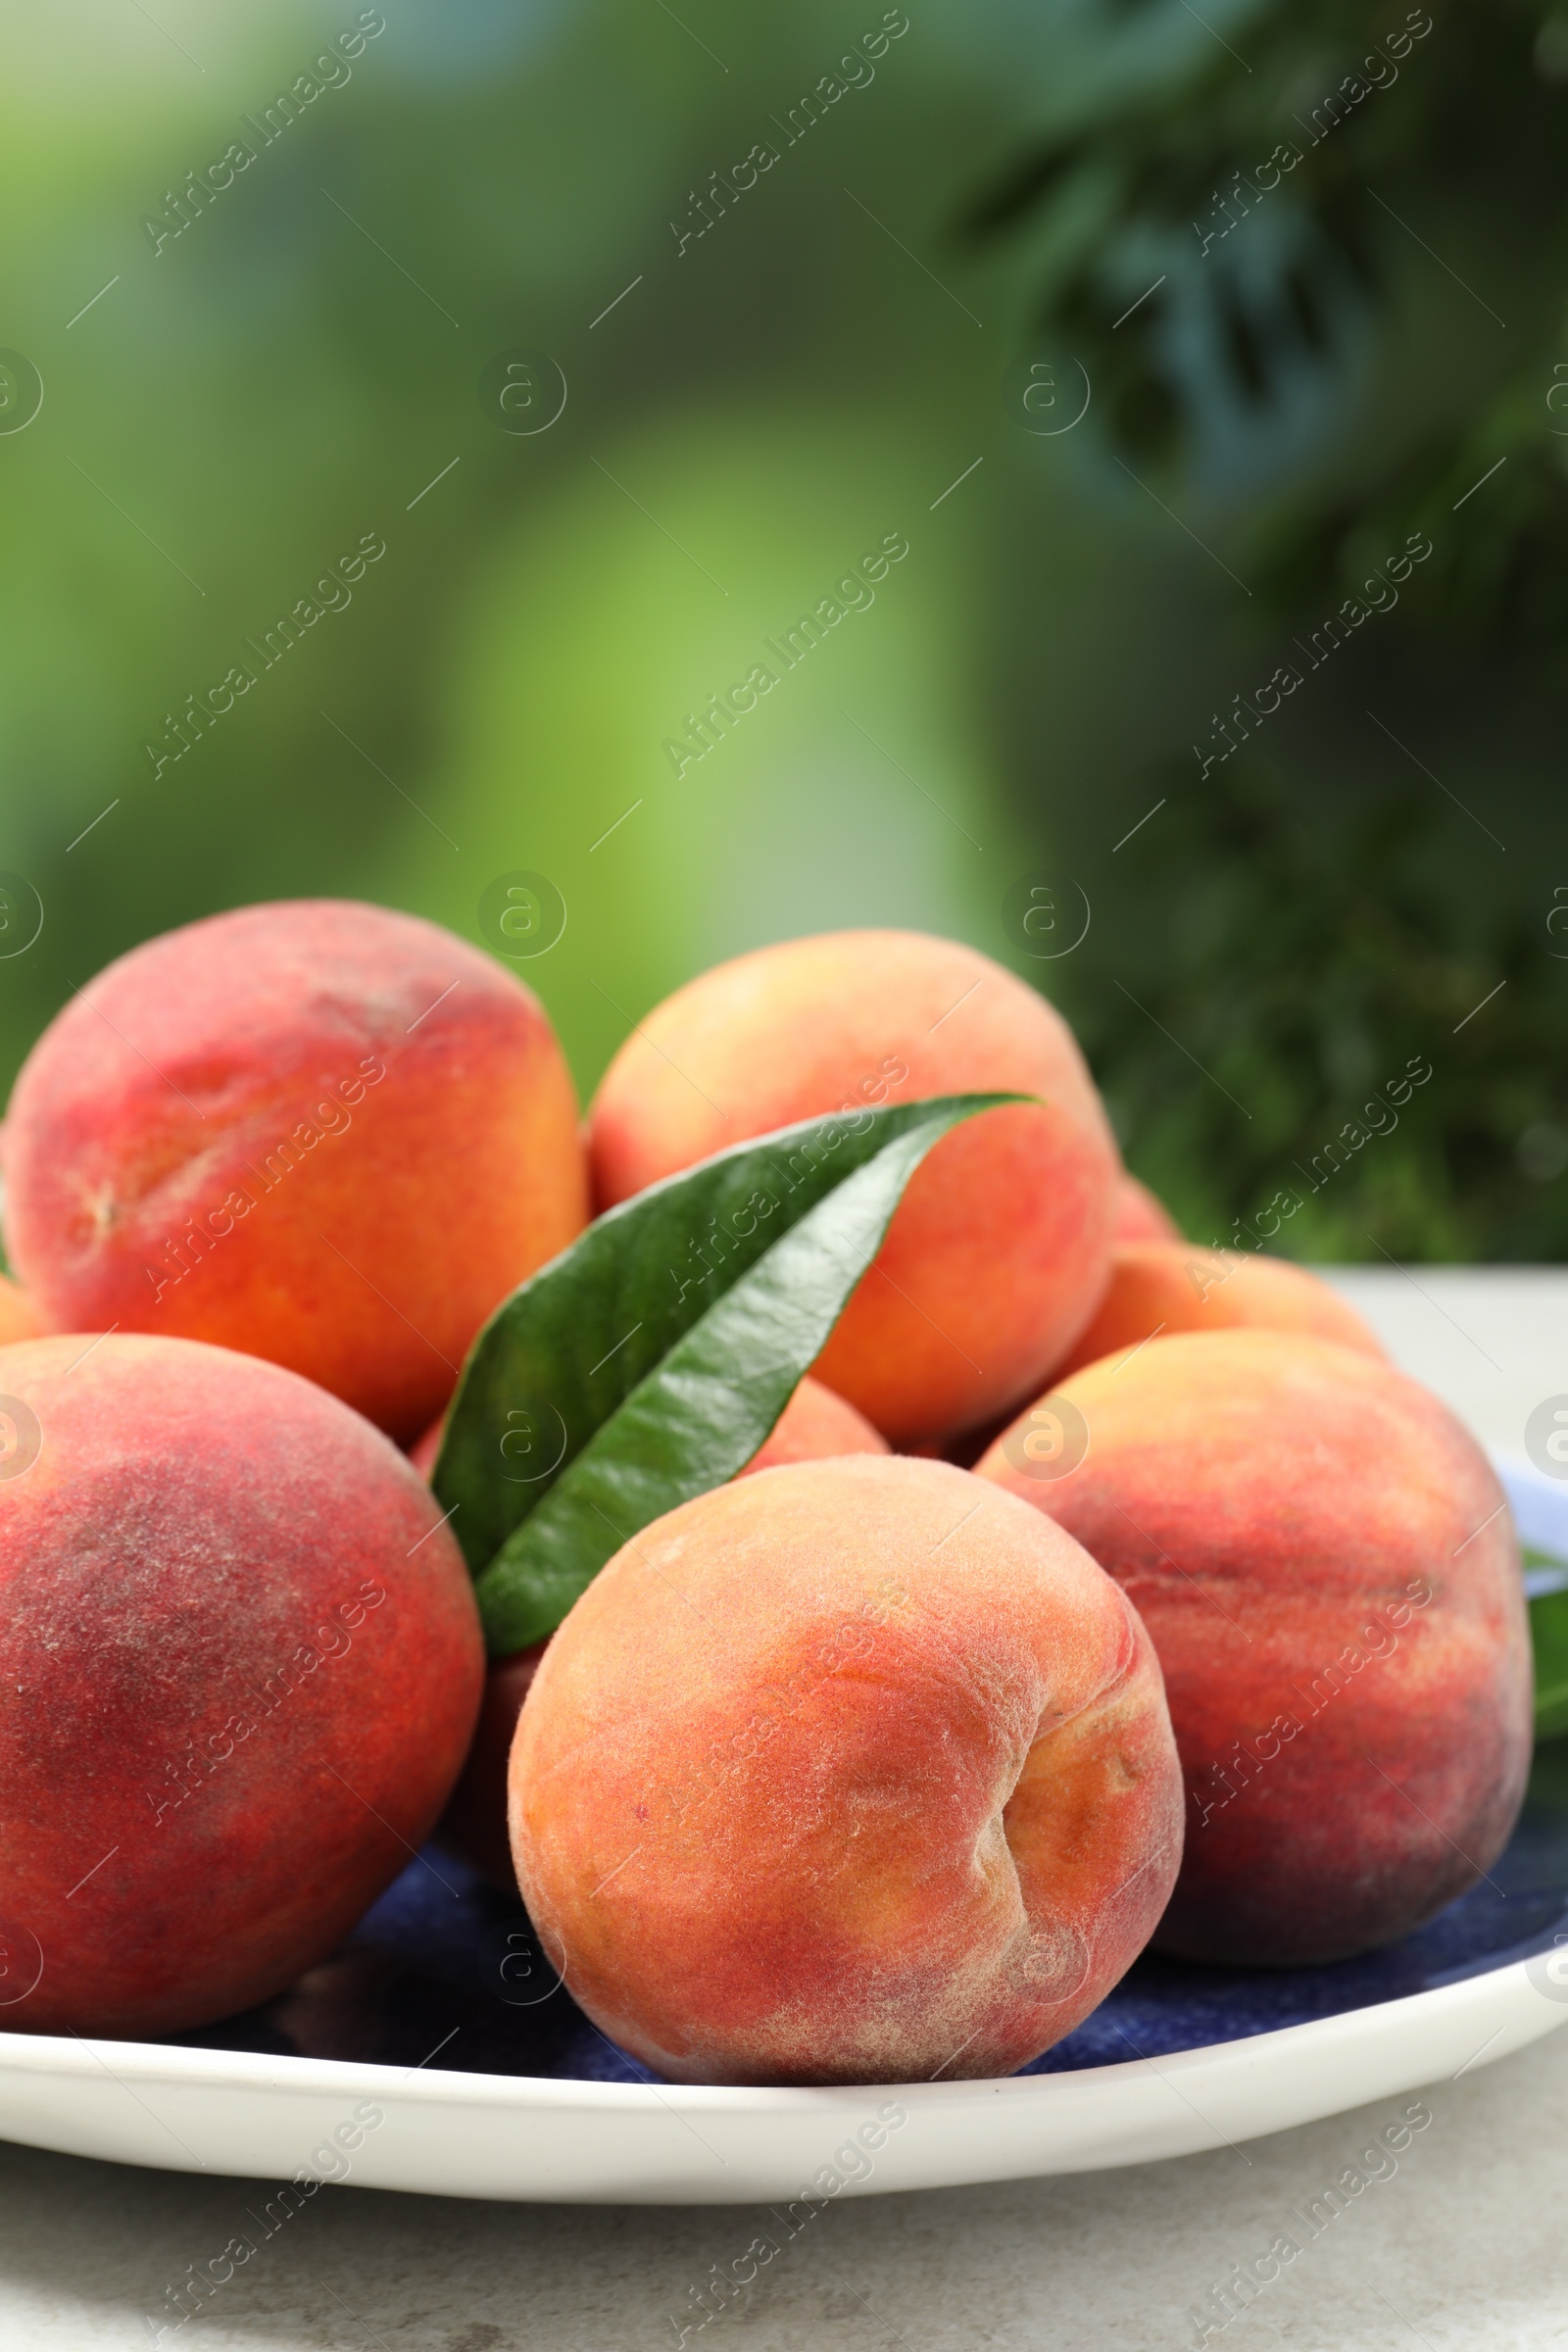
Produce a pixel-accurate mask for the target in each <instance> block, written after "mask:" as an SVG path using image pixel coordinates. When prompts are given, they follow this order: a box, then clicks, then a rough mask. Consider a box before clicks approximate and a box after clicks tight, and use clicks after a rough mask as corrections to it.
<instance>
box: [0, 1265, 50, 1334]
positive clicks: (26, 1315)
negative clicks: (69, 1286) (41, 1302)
mask: <svg viewBox="0 0 1568 2352" xmlns="http://www.w3.org/2000/svg"><path fill="white" fill-rule="evenodd" d="M42 1334H43V1324H42V1322H41V1321H40V1319H39V1315H38V1310H37V1308H36V1307H35V1306H34V1305H33V1303H32V1300H31V1299H29V1298H28V1297H27V1294H26V1292H25V1290H23V1289H22V1287H21V1285H20V1284H18V1283H15V1282H13V1281H12V1280H11V1278H10V1276H9V1275H6V1274H0V1348H9V1347H10V1346H11V1344H12V1342H13V1341H14V1340H36V1339H39V1338H41V1337H42Z"/></svg>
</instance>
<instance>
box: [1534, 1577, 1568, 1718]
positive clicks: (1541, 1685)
mask: <svg viewBox="0 0 1568 2352" xmlns="http://www.w3.org/2000/svg"><path fill="white" fill-rule="evenodd" d="M1524 1562H1525V1567H1526V1568H1527V1569H1531V1568H1556V1569H1558V1570H1561V1571H1563V1572H1564V1574H1565V1576H1568V1567H1565V1563H1564V1562H1563V1561H1561V1560H1558V1559H1554V1558H1553V1557H1552V1556H1551V1554H1550V1553H1549V1552H1544V1551H1535V1550H1532V1549H1531V1548H1530V1547H1529V1546H1528V1545H1527V1546H1526V1547H1525V1554H1524ZM1530 1641H1531V1646H1532V1647H1533V1649H1534V1650H1535V1653H1536V1738H1537V1739H1538V1740H1556V1739H1559V1738H1560V1737H1561V1736H1562V1734H1563V1733H1564V1732H1568V1583H1565V1586H1564V1589H1563V1590H1562V1591H1561V1592H1558V1593H1538V1594H1537V1595H1536V1597H1535V1598H1534V1599H1533V1600H1532V1601H1531V1602H1530Z"/></svg>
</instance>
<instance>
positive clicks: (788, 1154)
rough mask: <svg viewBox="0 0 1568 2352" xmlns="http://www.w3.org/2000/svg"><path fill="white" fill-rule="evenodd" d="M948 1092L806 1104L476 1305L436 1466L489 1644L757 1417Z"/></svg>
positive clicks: (950, 1105)
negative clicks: (838, 1106)
mask: <svg viewBox="0 0 1568 2352" xmlns="http://www.w3.org/2000/svg"><path fill="white" fill-rule="evenodd" d="M1018 1099H1019V1098H1017V1097H1013V1096H1005V1095H966V1096H958V1097H948V1098H942V1099H939V1100H936V1101H932V1102H927V1103H909V1104H901V1105H900V1106H898V1107H897V1108H890V1109H884V1110H876V1111H873V1110H867V1111H863V1112H860V1113H857V1114H854V1115H852V1116H846V1117H843V1118H836V1119H813V1120H808V1121H806V1122H804V1123H802V1124H801V1125H799V1126H796V1127H789V1128H783V1129H780V1130H779V1131H778V1132H777V1133H776V1134H774V1135H771V1136H765V1137H762V1138H760V1140H758V1141H756V1142H753V1143H749V1144H744V1145H741V1146H739V1147H737V1149H736V1150H734V1151H732V1152H723V1153H720V1154H719V1155H718V1156H717V1157H715V1158H713V1159H711V1160H706V1161H704V1162H703V1163H702V1165H701V1166H699V1167H696V1168H693V1169H690V1170H687V1171H686V1172H684V1173H683V1174H681V1175H679V1176H674V1177H670V1178H668V1179H667V1180H666V1181H665V1182H664V1183H662V1184H660V1185H655V1186H652V1187H650V1189H649V1190H648V1191H647V1192H646V1193H641V1194H639V1195H638V1196H637V1197H636V1199H634V1200H632V1201H626V1202H624V1203H622V1205H621V1206H620V1207H618V1208H615V1209H613V1210H611V1211H610V1213H609V1214H608V1215H607V1216H604V1217H602V1218H600V1219H599V1220H598V1222H597V1223H596V1224H594V1225H593V1226H591V1227H590V1228H589V1230H588V1232H587V1233H585V1234H584V1235H583V1236H582V1238H581V1239H580V1240H579V1241H578V1242H576V1243H574V1244H573V1246H572V1248H571V1249H570V1250H566V1251H564V1253H563V1254H562V1256H560V1257H558V1258H556V1259H555V1260H553V1261H552V1263H551V1264H550V1265H548V1266H546V1267H544V1268H542V1269H541V1271H540V1272H539V1273H538V1274H536V1275H534V1276H533V1277H532V1279H531V1280H530V1281H529V1282H526V1283H524V1284H523V1286H522V1287H521V1289H520V1290H518V1291H517V1292H515V1294H514V1296H513V1297H512V1298H511V1299H508V1300H507V1301H506V1303H505V1305H503V1306H502V1307H500V1308H499V1309H498V1310H497V1312H496V1314H495V1315H493V1316H492V1318H491V1320H490V1322H489V1323H488V1324H487V1325H486V1326H485V1329H484V1330H483V1331H482V1332H481V1333H480V1335H479V1338H478V1339H477V1341H476V1342H475V1343H474V1347H473V1348H472V1350H471V1352H470V1354H469V1357H468V1361H467V1363H466V1366H465V1368H464V1375H463V1379H462V1381H461V1383H460V1384H459V1388H458V1394H457V1397H456V1398H455V1400H454V1403H453V1406H452V1411H451V1414H450V1417H449V1419H448V1424H447V1433H446V1437H445V1440H444V1442H443V1445H442V1448H441V1454H440V1458H439V1460H438V1462H437V1464H436V1469H435V1475H434V1481H433V1483H434V1486H435V1491H436V1494H437V1495H438V1496H439V1498H440V1500H441V1502H442V1503H443V1504H444V1505H445V1506H446V1507H447V1509H448V1510H450V1511H453V1512H454V1513H455V1517H454V1521H453V1524H454V1529H455V1532H457V1533H458V1535H459V1537H460V1540H461V1542H462V1543H463V1545H464V1549H465V1552H466V1557H467V1560H468V1563H469V1566H470V1567H471V1568H472V1569H473V1571H474V1573H475V1575H476V1576H478V1578H479V1599H480V1607H481V1611H482V1614H483V1616H484V1620H485V1630H486V1637H487V1639H488V1641H489V1643H490V1647H491V1650H492V1653H493V1654H494V1655H498V1656H505V1655H508V1654H510V1653H511V1652H513V1651H515V1650H517V1649H521V1648H523V1647H525V1646H526V1645H527V1644H528V1643H529V1642H535V1641H538V1640H539V1639H541V1638H542V1636H543V1635H545V1634H547V1633H550V1632H551V1631H553V1630H554V1628H555V1627H556V1626H557V1625H558V1624H559V1623H560V1621H561V1619H562V1617H563V1616H564V1614H565V1612H566V1610H567V1609H568V1608H569V1607H570V1605H571V1603H572V1601H573V1600H574V1599H575V1598H576V1597H577V1594H578V1593H580V1592H581V1591H582V1590H583V1589H584V1588H585V1586H586V1585H587V1584H588V1583H589V1582H590V1581H591V1579H592V1578H593V1576H594V1575H596V1574H597V1572H598V1570H599V1569H600V1568H601V1567H602V1566H603V1565H604V1563H605V1561H606V1560H607V1559H609V1558H610V1557H611V1555H612V1554H613V1552H614V1551H616V1550H618V1549H619V1547H620V1545H621V1544H622V1543H623V1542H624V1541H625V1540H626V1539H627V1538H628V1537H630V1536H634V1535H635V1534H636V1533H637V1531H638V1529H640V1528H642V1527H646V1526H647V1525H648V1523H649V1521H650V1520H652V1519H655V1518H658V1517H659V1516H660V1515H661V1514H662V1512H664V1511H667V1510H670V1509H672V1508H673V1507H674V1505H675V1504H676V1503H677V1502H681V1501H684V1500H686V1499H687V1498H688V1497H689V1496H691V1495H698V1494H703V1493H705V1492H706V1491H707V1490H708V1489H709V1488H711V1487H714V1486H718V1485H721V1484H722V1483H723V1481H724V1480H725V1479H727V1478H731V1477H733V1476H734V1474H735V1472H736V1471H737V1470H740V1469H743V1468H744V1467H745V1465H746V1463H747V1462H748V1461H750V1460H751V1458H752V1456H753V1455H754V1454H755V1453H756V1452H757V1450H758V1448H759V1446H761V1445H762V1443H763V1442H764V1440H765V1439H766V1437H767V1435H768V1433H769V1431H770V1430H771V1429H772V1427H773V1424H774V1423H775V1421H776V1420H777V1419H778V1416H779V1414H780V1413H781V1412H782V1411H783V1409H784V1406H785V1405H786V1403H787V1402H788V1401H789V1398H790V1397H791V1395H792V1394H793V1392H794V1390H795V1388H796V1387H797V1385H798V1383H799V1381H800V1379H801V1377H802V1375H803V1374H804V1373H805V1372H806V1371H807V1370H808V1369H809V1366H810V1364H811V1363H812V1362H813V1361H814V1360H815V1358H816V1356H817V1355H818V1353H819V1352H820V1350H821V1348H822V1346H823V1344H824V1342H825V1341H826V1339H827V1337H828V1335H829V1333H830V1332H831V1331H832V1328H833V1326H834V1324H835V1323H836V1322H837V1320H838V1318H839V1315H840V1314H841V1313H842V1311H843V1308H844V1305H845V1302H846V1300H847V1299H848V1298H849V1296H850V1293H851V1292H852V1291H853V1289H854V1288H855V1285H856V1283H857V1282H858V1280H859V1278H860V1276H861V1274H863V1272H864V1271H865V1268H866V1267H867V1265H869V1263H870V1261H871V1259H872V1258H873V1257H874V1256H875V1254H876V1251H877V1249H878V1248H879V1247H880V1244H881V1241H882V1237H883V1234H884V1233H885V1231H886V1229H887V1224H888V1220H889V1219H890V1217H891V1216H892V1214H893V1210H894V1208H895V1207H896V1206H897V1204H898V1201H899V1199H900V1197H901V1196H902V1194H903V1191H904V1188H905V1185H906V1184H907V1181H908V1179H909V1177H910V1175H911V1174H912V1173H913V1171H914V1169H915V1168H916V1167H917V1166H918V1165H919V1162H920V1161H921V1159H923V1158H924V1156H925V1154H926V1152H928V1151H930V1149H931V1147H932V1146H933V1145H934V1144H935V1143H937V1142H939V1141H940V1139H941V1138H942V1137H943V1136H944V1135H946V1134H947V1133H948V1132H949V1130H950V1129H951V1128H953V1127H954V1126H956V1125H957V1124H958V1123H959V1121H960V1120H963V1119H966V1118H970V1117H972V1116H973V1115H974V1114H975V1113H976V1112H977V1111H982V1110H987V1109H992V1108H995V1107H996V1106H997V1105H999V1104H1000V1103H1005V1102H1009V1101H1016V1100H1018Z"/></svg>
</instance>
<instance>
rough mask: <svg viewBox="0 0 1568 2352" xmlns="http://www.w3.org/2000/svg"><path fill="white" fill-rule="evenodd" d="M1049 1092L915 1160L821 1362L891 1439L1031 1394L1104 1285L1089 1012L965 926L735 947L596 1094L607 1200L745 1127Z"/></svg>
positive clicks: (1109, 1164)
mask: <svg viewBox="0 0 1568 2352" xmlns="http://www.w3.org/2000/svg"><path fill="white" fill-rule="evenodd" d="M993 1090H1001V1091H1011V1092H1015V1093H1019V1094H1027V1095H1038V1096H1040V1097H1042V1098H1043V1100H1042V1101H1041V1103H1038V1104H1028V1105H1017V1106H1012V1105H1009V1106H1007V1107H1005V1108H1002V1109H998V1110H995V1111H991V1112H988V1113H986V1114H985V1115H983V1116H982V1117H979V1118H976V1119H973V1120H971V1121H969V1122H968V1123H967V1124H966V1125H965V1126H963V1127H961V1128H959V1129H957V1130H956V1132H955V1133H954V1134H952V1135H950V1136H947V1137H946V1138H945V1139H944V1140H943V1142H941V1143H940V1144H939V1145H938V1146H937V1147H936V1150H935V1151H934V1152H932V1153H931V1155H930V1157H929V1158H928V1159H927V1160H926V1161H925V1162H924V1164H923V1165H922V1166H921V1167H920V1168H918V1169H917V1170H916V1171H915V1174H914V1177H913V1178H912V1180H911V1182H910V1184H909V1188H908V1190H907V1193H906V1194H905V1197H904V1200H903V1201H901V1203H900V1205H899V1207H898V1209H897V1211H896V1213H895V1215H894V1219H893V1223H892V1226H891V1227H890V1229H889V1232H888V1236H887V1240H886V1242H885V1243H884V1245H883V1248H882V1250H881V1253H880V1255H879V1256H878V1258H877V1259H876V1262H875V1264H874V1266H873V1267H872V1269H871V1271H870V1272H869V1273H868V1274H867V1275H866V1276H865V1279H864V1280H863V1281H862V1283H861V1284H860V1286H859V1288H858V1291H857V1292H856V1294H855V1296H854V1298H853V1299H851V1301H850V1304H849V1306H848V1308H847V1309H846V1311H845V1313H844V1316H843V1318H842V1319H841V1321H840V1323H839V1325H838V1328H837V1329H836V1330H835V1332H834V1333H833V1336H832V1338H831V1339H830V1340H829V1342H828V1344H827V1347H826V1348H824V1350H823V1352H822V1355H821V1357H820V1359H819V1360H818V1362H817V1364H816V1365H815V1367H814V1369H815V1371H816V1373H817V1376H818V1377H819V1378H820V1379H821V1380H823V1381H825V1382H826V1383H827V1385H828V1387H829V1388H832V1389H836V1390H837V1391H838V1392H839V1394H840V1396H842V1397H848V1398H849V1400H850V1402H851V1403H852V1404H854V1405H855V1406H857V1407H858V1410H859V1411H860V1412H862V1413H864V1415H865V1417H866V1419H867V1420H868V1421H872V1422H874V1423H875V1425H876V1427H877V1428H878V1429H880V1430H881V1431H882V1433H883V1435H884V1436H885V1437H887V1438H890V1439H891V1440H892V1441H893V1443H894V1444H895V1445H903V1444H907V1443H910V1442H916V1441H920V1440H930V1439H939V1438H942V1437H945V1436H948V1435H951V1434H952V1433H953V1432H954V1431H956V1430H959V1429H968V1428H974V1427H977V1426H978V1425H979V1424H981V1423H983V1422H984V1421H986V1420H987V1419H989V1418H990V1417H991V1416H993V1415H994V1414H996V1413H999V1412H1003V1411H1005V1409H1006V1408H1007V1406H1008V1405H1009V1404H1011V1403H1013V1402H1015V1401H1016V1400H1017V1399H1018V1398H1019V1397H1023V1396H1026V1395H1028V1394H1029V1393H1030V1391H1031V1389H1032V1388H1034V1387H1035V1386H1036V1385H1038V1383H1039V1381H1041V1380H1042V1379H1043V1378H1044V1377H1045V1375H1046V1373H1047V1372H1048V1371H1049V1369H1050V1367H1051V1365H1052V1364H1053V1363H1054V1362H1055V1361H1056V1360H1057V1358H1058V1357H1059V1356H1060V1355H1061V1353H1062V1351H1063V1350H1064V1349H1065V1348H1067V1347H1068V1346H1069V1345H1070V1343H1071V1341H1072V1340H1073V1338H1074V1337H1075V1336H1076V1334H1077V1332H1078V1331H1079V1329H1080V1328H1081V1326H1082V1325H1083V1324H1084V1323H1085V1322H1086V1321H1087V1319H1088V1317H1089V1314H1090V1312H1091V1310H1092V1309H1093V1307H1094V1305H1095V1302H1096V1299H1098V1297H1099V1294H1100V1291H1101V1289H1102V1287H1103V1283H1104V1278H1105V1271H1106V1266H1107V1263H1108V1259H1109V1251H1110V1229H1111V1222H1112V1219H1113V1216H1114V1208H1115V1186H1116V1177H1117V1172H1118V1160H1117V1153H1116V1147H1115V1144H1114V1143H1113V1141H1112V1139H1111V1134H1110V1130H1109V1127H1108V1126H1107V1124H1106V1122H1105V1115H1104V1112H1103V1109H1102V1107H1101V1103H1100V1097H1099V1095H1098V1094H1097V1093H1096V1091H1095V1086H1094V1082H1093V1080H1092V1079H1091V1077H1090V1075H1089V1072H1088V1070H1087V1069H1086V1068H1085V1066H1084V1061H1083V1056H1082V1055H1081V1054H1080V1053H1079V1051H1078V1048H1077V1046H1076V1045H1075V1044H1074V1042H1073V1038H1072V1035H1071V1032H1070V1031H1069V1030H1068V1028H1067V1026H1066V1023H1065V1022H1064V1021H1063V1020H1062V1019H1061V1017H1060V1015H1059V1014H1058V1013H1056V1012H1055V1011H1054V1009H1053V1008H1052V1006H1051V1005H1048V1004H1047V1003H1046V1002H1045V1000H1044V998H1042V997H1038V996H1037V995H1036V994H1035V992H1034V990H1033V989H1031V988H1026V987H1025V985H1024V983H1023V982H1022V981H1021V980H1015V979H1014V978H1013V977H1012V975H1011V974H1010V973H1008V972H1005V971H1004V970H1003V969H1002V967H1001V966H1000V965H999V964H995V963H993V962H992V961H991V960H990V958H989V957H988V956H980V955H977V954H976V953H975V951H974V950H973V949H972V948H966V947H960V946H959V945H958V944H957V943H956V941H954V940H947V939H930V938H926V937H924V936H923V935H921V934H919V933H917V932H909V931H845V932H838V933H833V934H830V935H828V936H826V937H824V938H818V939H799V940H792V941H790V942H789V943H788V944H787V945H785V946H782V947H773V948H763V949H760V951H759V952H758V953H757V954H756V955H752V956H740V957H739V958H738V959H737V960H736V961H735V962H733V963H723V964H719V965H718V966H717V967H716V969H714V970H713V971H711V972H705V973H704V974H703V976H702V977H701V979H698V980H694V981H692V982H691V983H690V984H689V985H688V986H687V987H685V988H683V989H680V990H678V991H677V993H676V994H675V995H674V996H672V997H668V998H666V999H665V1001H664V1003H663V1004H662V1005H658V1006H656V1008H655V1009H654V1011H652V1012H651V1013H649V1014H647V1016H646V1017H645V1018H644V1020H643V1021H642V1023H641V1024H640V1026H639V1028H638V1029H637V1030H636V1031H634V1032H633V1034H632V1036H631V1037H629V1038H628V1039H627V1041H626V1043H625V1044H624V1045H623V1046H622V1047H621V1049H620V1051H619V1053H618V1054H616V1055H615V1058H614V1060H613V1062H612V1063H611V1065H610V1068H609V1070H608V1071H607V1072H606V1074H605V1078H604V1081H603V1083H602V1084H601V1086H600V1088H599V1092H598V1094H597V1095H596V1096H595V1098H594V1102H593V1106H592V1109H591V1111H590V1114H589V1151H590V1156H591V1159H592V1164H593V1180H594V1187H595V1192H596V1197H597V1201H598V1204H599V1206H600V1207H601V1208H608V1207H610V1206H611V1205H612V1204H613V1202H615V1201H624V1200H625V1199H626V1198H627V1197H628V1195H630V1194H632V1193H636V1192H640V1191H642V1190H643V1188H644V1187H645V1186H647V1185H649V1184H652V1183H653V1182H654V1181H655V1180H656V1179H657V1178H659V1177H662V1176H668V1175H670V1174H672V1173H673V1172H674V1171H675V1170H676V1169H679V1168H685V1167H690V1166H691V1164H692V1163H693V1161H695V1160H700V1159H706V1158H707V1157H708V1156H709V1155H710V1154H711V1152H721V1151H723V1150H725V1149H727V1148H728V1147H729V1146H730V1145H732V1144H739V1143H743V1142H744V1141H745V1140H746V1139H747V1138H748V1137H749V1136H756V1135H762V1134H765V1133H767V1132H768V1131H769V1130H770V1129H772V1128H775V1127H783V1126H787V1125H789V1124H790V1123H791V1122H792V1121H794V1120H797V1119H807V1118H814V1117H817V1116H821V1115H826V1114H829V1113H831V1112H834V1111H838V1110H840V1109H841V1108H847V1109H849V1110H851V1111H859V1110H860V1109H861V1108H862V1107H863V1106H865V1105H867V1104H877V1103H889V1102H891V1103H913V1102H917V1101H919V1100H920V1099H921V1098H922V1097H928V1096H933V1095H945V1094H958V1093H969V1092H976V1093H980V1092H989V1091H993Z"/></svg>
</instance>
